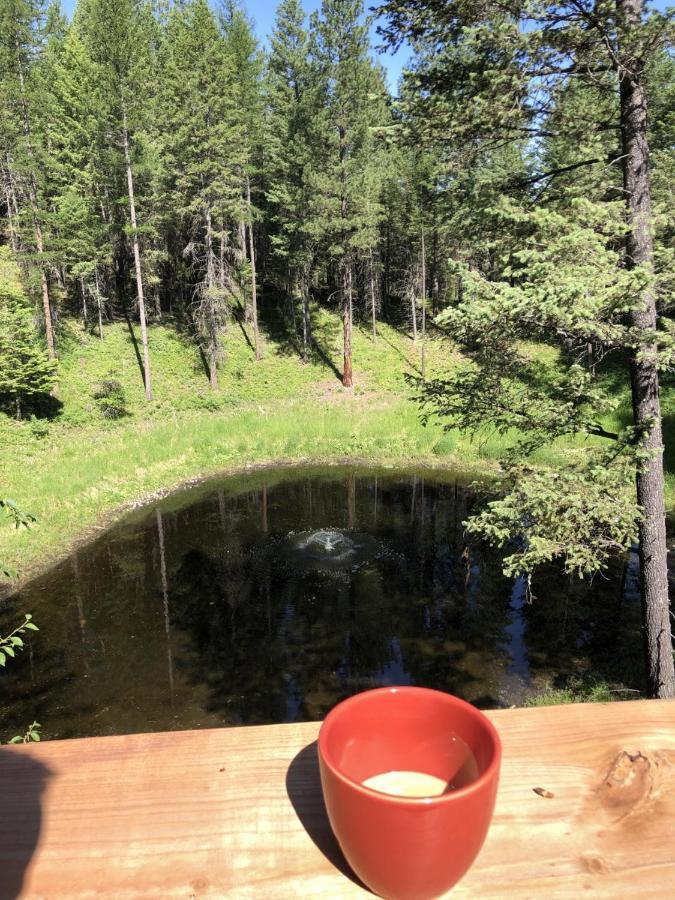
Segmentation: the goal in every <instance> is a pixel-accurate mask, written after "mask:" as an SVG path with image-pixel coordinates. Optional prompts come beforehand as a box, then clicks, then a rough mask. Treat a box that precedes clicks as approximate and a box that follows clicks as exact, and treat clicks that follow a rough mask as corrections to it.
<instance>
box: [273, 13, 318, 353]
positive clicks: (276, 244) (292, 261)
mask: <svg viewBox="0 0 675 900" xmlns="http://www.w3.org/2000/svg"><path fill="white" fill-rule="evenodd" d="M270 43H271V51H270V56H269V61H268V70H267V79H266V90H267V102H268V104H269V117H268V123H267V158H266V166H265V174H266V184H267V193H266V199H267V202H268V208H269V218H270V224H271V226H272V231H271V235H270V242H271V246H272V254H273V259H274V263H275V264H276V271H277V273H278V276H279V278H280V280H281V282H282V284H283V285H284V287H285V290H286V292H287V293H288V295H289V296H290V298H291V302H292V303H295V299H296V297H297V296H298V295H299V296H300V298H301V303H302V335H303V359H305V360H307V359H308V358H309V352H310V349H311V342H312V329H311V317H310V305H309V287H310V277H311V270H312V266H313V263H314V259H315V256H316V243H315V242H314V241H312V239H311V235H310V234H308V232H307V228H306V226H305V212H306V209H307V207H308V204H309V200H310V194H309V191H310V185H309V178H308V169H309V166H310V164H311V153H312V144H311V140H310V121H311V118H312V116H313V114H314V105H315V104H316V100H317V97H316V84H315V81H314V79H313V75H314V70H313V69H312V67H311V66H310V64H309V60H308V48H309V42H308V35H307V32H306V30H305V15H304V12H303V10H302V5H301V3H300V0H283V2H282V3H281V4H280V5H279V8H278V10H277V19H276V25H275V28H274V31H273V33H272V37H271V41H270ZM293 320H295V317H294V316H293Z"/></svg>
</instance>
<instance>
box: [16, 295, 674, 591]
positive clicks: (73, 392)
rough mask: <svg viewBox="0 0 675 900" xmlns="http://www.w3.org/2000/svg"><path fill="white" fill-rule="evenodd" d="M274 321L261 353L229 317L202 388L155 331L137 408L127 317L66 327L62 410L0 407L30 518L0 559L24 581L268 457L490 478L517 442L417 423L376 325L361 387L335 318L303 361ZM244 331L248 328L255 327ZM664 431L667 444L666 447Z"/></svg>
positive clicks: (442, 360) (611, 421) (561, 445)
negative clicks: (160, 506)
mask: <svg viewBox="0 0 675 900" xmlns="http://www.w3.org/2000/svg"><path fill="white" fill-rule="evenodd" d="M272 312H273V314H272V316H271V317H270V318H269V320H268V327H267V328H266V329H265V331H264V333H263V352H264V355H263V359H262V360H261V361H260V362H256V360H255V358H254V355H253V353H252V350H251V347H250V345H249V342H248V340H247V336H246V331H247V329H246V327H245V326H241V325H239V324H237V323H235V324H233V325H231V326H230V330H229V333H228V335H227V336H226V340H225V358H224V360H223V363H222V366H221V369H220V383H219V388H218V390H216V391H212V390H210V388H209V386H208V380H207V378H206V373H205V370H204V365H203V362H202V360H201V358H200V354H199V352H198V350H197V348H196V347H195V345H194V342H193V340H192V339H191V338H190V336H189V335H184V334H182V333H181V332H180V329H178V328H177V327H176V325H175V323H172V322H171V323H166V324H165V325H159V326H157V325H155V326H153V327H152V328H151V329H150V342H151V358H152V364H153V387H154V392H155V400H154V402H153V403H151V404H146V403H145V401H144V395H143V384H142V380H141V377H140V370H139V365H138V360H137V356H136V352H135V348H134V342H133V340H132V336H131V335H130V333H129V330H128V327H127V326H126V325H125V324H124V323H117V324H115V325H111V326H107V327H106V330H105V340H104V341H100V340H99V339H98V337H97V336H96V335H95V334H92V333H89V332H85V331H84V330H83V329H82V328H81V326H77V325H73V324H69V325H68V327H67V330H66V331H65V332H62V333H61V335H60V343H59V349H60V354H61V359H60V379H61V381H60V394H59V399H60V402H61V404H62V407H61V410H60V412H59V414H58V415H57V416H56V417H55V418H53V419H52V420H49V419H44V418H43V419H34V420H32V421H27V422H22V423H16V422H14V421H12V420H11V419H9V418H7V417H6V416H3V415H0V451H1V453H2V458H3V466H2V471H1V473H0V494H2V495H3V496H11V497H13V498H14V499H16V500H17V501H18V502H19V503H20V505H21V506H22V508H24V509H25V510H27V511H30V512H31V513H32V514H34V515H36V516H37V517H38V520H39V522H38V525H37V526H36V527H35V528H33V529H32V530H31V531H30V532H28V533H27V532H15V531H13V530H12V529H10V528H9V527H6V526H4V525H2V526H0V559H1V560H2V561H3V562H4V563H5V564H7V565H9V566H10V567H13V568H15V569H16V570H18V572H19V573H20V574H21V575H24V576H25V575H26V574H27V573H28V572H29V571H32V570H33V569H35V567H37V566H40V565H43V564H44V563H46V562H47V561H48V560H50V559H52V558H54V557H55V556H56V555H58V554H61V553H63V552H65V551H67V549H68V548H69V546H71V545H72V542H73V540H75V539H77V538H78V537H79V536H82V535H89V534H91V533H92V529H94V528H95V527H98V526H102V525H103V524H105V523H107V522H109V521H110V520H111V519H112V518H113V517H114V516H116V515H117V514H118V513H119V510H120V509H121V508H123V507H125V506H128V505H129V504H130V503H135V502H138V501H140V500H142V498H144V497H147V496H148V495H151V494H153V493H154V492H158V491H164V490H167V489H171V488H172V487H174V486H175V485H177V484H179V483H181V482H183V481H185V480H188V479H195V478H200V477H204V476H208V475H212V474H215V473H217V472H221V471H227V470H233V469H236V468H240V467H245V466H247V465H257V464H261V463H274V461H275V460H287V461H289V462H299V461H302V460H312V461H332V460H342V459H344V460H349V459H351V460H362V461H366V462H372V463H374V464H375V463H385V464H386V463H390V464H396V465H411V466H412V465H446V466H453V467H456V468H457V469H459V470H461V471H462V472H465V473H469V474H471V473H475V475H477V476H478V475H485V476H489V475H490V474H491V473H492V472H494V471H495V469H496V465H495V461H498V460H499V459H500V458H502V457H503V456H504V455H505V453H506V452H507V451H508V450H509V449H510V448H511V447H512V446H513V444H514V442H515V441H516V440H517V437H518V435H517V434H516V433H509V434H505V435H501V434H497V433H494V432H488V431H485V432H484V433H482V434H479V435H473V436H472V435H467V434H460V433H459V432H457V431H456V430H451V431H444V430H443V428H442V426H441V425H440V424H438V423H431V424H429V425H428V426H426V427H425V426H423V425H422V424H421V422H420V418H419V414H420V409H419V407H418V405H417V403H416V402H415V400H414V386H413V384H412V383H411V381H410V379H411V378H413V379H414V378H415V377H417V376H418V375H419V373H420V367H421V350H422V348H421V342H418V343H417V344H414V343H413V341H412V340H411V338H410V336H409V335H408V334H406V333H405V332H404V331H402V330H399V329H396V328H393V327H390V326H387V325H383V324H380V325H379V326H378V337H377V340H373V337H372V334H371V332H370V328H369V326H368V325H367V324H364V325H363V326H362V327H356V328H355V332H354V369H355V387H354V389H353V390H352V391H347V390H345V389H344V388H342V386H341V383H340V380H339V373H340V369H341V365H342V358H341V353H342V344H341V340H342V333H341V321H340V318H339V316H338V315H337V314H336V313H335V312H334V311H330V310H325V309H316V310H315V311H314V336H315V339H316V345H317V346H316V349H315V352H314V353H313V355H312V358H311V360H310V361H309V362H308V363H303V362H302V361H301V359H300V352H299V351H300V348H299V346H298V343H297V340H296V339H295V337H294V336H293V335H291V334H289V332H288V329H287V326H286V325H285V324H284V320H283V317H282V316H281V315H279V314H275V313H274V311H272ZM248 338H249V339H250V335H248ZM525 349H526V351H527V353H528V355H530V356H532V357H535V356H536V357H537V358H538V359H540V361H541V362H542V363H543V364H544V365H546V366H552V365H555V363H556V357H555V355H554V354H552V352H551V351H550V350H549V348H546V347H543V348H542V347H538V346H536V345H528V346H527V347H526V348H525ZM456 360H457V352H456V350H455V349H454V348H453V345H452V344H451V342H450V341H449V340H447V339H446V338H444V337H443V336H441V335H440V334H439V332H438V331H435V332H434V333H433V334H432V335H430V339H429V341H428V342H427V345H426V365H427V374H428V376H429V377H435V376H441V375H443V374H444V373H445V372H447V371H448V369H449V368H451V367H452V366H453V365H454V364H455V363H456ZM612 377H614V379H615V382H616V383H614V384H613V392H614V393H615V395H616V396H617V397H618V398H619V405H618V407H617V408H616V409H615V410H613V411H612V412H611V414H609V415H608V416H607V417H606V420H604V421H603V424H604V425H605V427H607V428H608V429H612V428H614V427H619V426H620V425H621V424H625V421H627V420H628V418H629V416H630V396H629V391H628V386H627V383H625V382H624V381H622V376H621V373H613V375H612ZM106 380H115V381H118V382H119V383H120V385H121V389H122V392H123V395H124V398H125V406H126V415H125V416H124V417H122V418H120V419H117V420H115V421H110V420H106V419H105V418H104V417H103V416H102V413H101V408H100V405H99V404H97V402H96V399H95V394H96V391H97V388H98V387H99V386H100V384H101V382H103V381H106ZM673 408H675V397H673V392H672V390H671V391H670V392H666V394H665V397H664V409H665V411H666V416H665V419H664V433H665V436H666V448H667V452H666V463H667V476H666V500H667V506H668V507H669V508H670V509H673V508H675V433H674V429H675V416H673V415H672V413H671V409H673ZM671 438H672V439H673V440H671ZM591 443H592V441H589V440H583V439H581V438H578V439H571V440H565V441H559V442H557V443H556V444H554V445H553V446H550V447H546V448H544V449H542V450H541V451H539V452H538V453H537V454H536V455H535V457H534V461H535V462H536V463H538V464H542V465H549V466H556V465H560V464H561V463H563V462H565V461H566V460H569V459H570V458H573V457H574V456H575V455H578V454H580V453H583V452H584V449H585V448H586V447H588V446H589V444H591Z"/></svg>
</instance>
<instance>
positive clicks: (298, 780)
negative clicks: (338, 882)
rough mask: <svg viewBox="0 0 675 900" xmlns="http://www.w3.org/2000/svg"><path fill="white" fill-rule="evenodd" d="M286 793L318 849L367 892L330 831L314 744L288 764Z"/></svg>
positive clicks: (316, 750)
mask: <svg viewBox="0 0 675 900" xmlns="http://www.w3.org/2000/svg"><path fill="white" fill-rule="evenodd" d="M286 792H287V793H288V799H289V800H290V801H291V803H292V804H293V809H294V810H295V814H296V815H297V817H298V819H300V822H301V824H302V827H303V828H304V829H305V831H306V832H307V834H308V835H309V836H310V838H311V839H312V841H313V842H314V844H315V845H316V847H317V848H318V850H319V851H320V852H321V853H323V855H324V856H325V857H326V859H327V860H328V861H329V862H330V863H331V864H332V865H333V866H335V868H336V869H337V870H338V871H339V872H341V873H342V874H343V875H344V876H345V877H346V878H349V879H350V881H353V882H354V884H357V885H358V886H359V887H360V888H363V890H366V891H367V890H368V888H367V887H366V886H365V885H364V884H363V883H362V882H361V881H360V880H359V878H358V877H357V876H356V875H355V874H354V872H353V871H352V870H351V868H350V867H349V863H348V862H347V860H346V859H345V858H344V855H343V853H342V850H340V846H339V844H338V842H337V840H336V839H335V835H334V834H333V832H332V830H331V827H330V822H329V821H328V813H327V812H326V805H325V803H324V802H323V794H322V791H321V776H320V774H319V757H318V744H317V742H316V741H313V742H312V743H311V744H308V745H307V746H306V747H304V748H303V749H302V750H301V751H300V752H299V753H298V754H297V755H296V756H295V757H294V758H293V760H292V761H291V764H290V766H289V767H288V772H287V773H286ZM369 893H370V892H369Z"/></svg>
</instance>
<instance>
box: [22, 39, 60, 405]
mask: <svg viewBox="0 0 675 900" xmlns="http://www.w3.org/2000/svg"><path fill="white" fill-rule="evenodd" d="M16 64H17V72H18V75H19V91H20V95H21V96H20V103H21V118H22V125H23V133H24V137H25V138H26V150H27V152H28V156H29V158H30V159H31V161H33V162H34V160H35V154H34V153H33V142H32V136H31V127H30V118H29V116H28V101H27V99H26V86H25V83H24V78H23V66H22V65H21V49H20V47H19V44H18V41H17V44H16ZM28 200H29V202H30V208H31V215H32V218H33V231H34V234H35V248H36V250H37V253H38V256H39V258H40V288H41V291H42V309H43V312H44V317H45V336H46V338H47V355H48V356H49V359H56V347H55V343H54V325H53V322H52V308H51V304H50V302H49V282H48V281H47V272H46V270H45V260H44V242H43V240H42V226H41V224H40V216H39V211H38V192H37V178H36V175H35V169H33V168H31V171H30V172H29V174H28ZM56 393H57V387H56V386H55V387H54V389H53V390H52V394H53V395H56Z"/></svg>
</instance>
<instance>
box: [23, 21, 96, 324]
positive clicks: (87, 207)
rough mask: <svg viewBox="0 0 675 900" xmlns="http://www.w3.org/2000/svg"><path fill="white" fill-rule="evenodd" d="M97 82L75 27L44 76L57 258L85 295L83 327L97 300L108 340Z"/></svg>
mask: <svg viewBox="0 0 675 900" xmlns="http://www.w3.org/2000/svg"><path fill="white" fill-rule="evenodd" d="M97 76H98V68H97V66H96V65H95V64H94V63H93V62H92V60H91V58H90V56H89V54H88V53H87V50H86V47H85V45H84V42H83V40H82V36H81V32H80V28H79V27H78V25H77V23H76V24H75V25H73V26H72V27H71V28H69V29H68V32H67V33H66V35H65V36H64V38H63V39H62V40H52V41H51V42H50V45H49V47H48V49H47V52H46V53H45V57H44V60H43V64H42V66H41V70H40V78H41V82H42V95H43V97H44V108H45V116H44V119H45V126H44V131H45V144H46V146H47V147H48V148H49V152H48V155H47V157H46V161H45V178H46V181H47V184H48V190H49V195H50V198H51V203H50V205H51V210H50V214H49V222H50V226H51V233H52V247H53V253H54V256H55V257H56V259H58V261H59V264H60V265H61V266H62V267H63V269H64V271H65V273H66V276H67V277H68V278H69V279H70V281H71V286H72V288H73V290H74V291H75V292H76V293H78V294H79V295H80V297H81V302H82V313H83V318H84V320H85V323H86V322H87V321H88V311H87V310H88V305H87V301H88V298H91V299H93V300H94V302H95V304H96V310H97V320H98V331H99V336H100V337H103V307H104V295H103V289H102V285H103V279H104V272H105V270H106V269H108V268H109V267H110V263H111V248H110V242H109V233H108V228H107V226H106V222H105V221H104V220H103V218H102V212H101V210H102V205H101V197H100V192H101V185H102V184H103V182H104V180H105V174H104V172H103V166H102V154H101V145H102V143H103V141H104V135H103V134H102V127H101V126H102V122H103V120H104V99H103V97H102V96H101V93H100V85H99V79H98V77H97Z"/></svg>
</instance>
